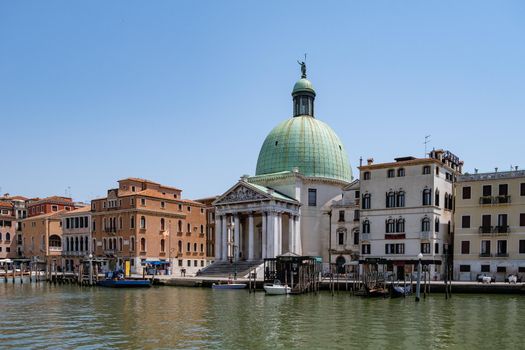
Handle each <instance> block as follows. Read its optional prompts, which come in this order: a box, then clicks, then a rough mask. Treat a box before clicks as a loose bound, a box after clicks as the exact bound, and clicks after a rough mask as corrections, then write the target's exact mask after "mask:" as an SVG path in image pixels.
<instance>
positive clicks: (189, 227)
mask: <svg viewBox="0 0 525 350" xmlns="http://www.w3.org/2000/svg"><path fill="white" fill-rule="evenodd" d="M187 226H188V232H191V225H190V223H188V225H187Z"/></svg>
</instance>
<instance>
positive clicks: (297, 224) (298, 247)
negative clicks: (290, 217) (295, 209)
mask: <svg viewBox="0 0 525 350" xmlns="http://www.w3.org/2000/svg"><path fill="white" fill-rule="evenodd" d="M295 254H297V255H303V248H302V245H301V217H300V216H299V215H297V216H296V217H295Z"/></svg>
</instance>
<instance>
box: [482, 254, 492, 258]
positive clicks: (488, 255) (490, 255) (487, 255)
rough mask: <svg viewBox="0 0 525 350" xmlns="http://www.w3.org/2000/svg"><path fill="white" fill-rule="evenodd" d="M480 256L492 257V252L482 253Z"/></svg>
mask: <svg viewBox="0 0 525 350" xmlns="http://www.w3.org/2000/svg"><path fill="white" fill-rule="evenodd" d="M479 257H480V258H490V257H492V254H490V253H480V254H479Z"/></svg>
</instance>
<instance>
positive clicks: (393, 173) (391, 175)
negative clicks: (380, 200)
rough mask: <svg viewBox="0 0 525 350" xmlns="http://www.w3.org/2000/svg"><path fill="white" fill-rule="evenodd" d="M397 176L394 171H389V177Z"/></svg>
mask: <svg viewBox="0 0 525 350" xmlns="http://www.w3.org/2000/svg"><path fill="white" fill-rule="evenodd" d="M395 176H396V172H395V171H394V169H388V172H387V177H395Z"/></svg>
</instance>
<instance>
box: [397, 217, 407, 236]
mask: <svg viewBox="0 0 525 350" xmlns="http://www.w3.org/2000/svg"><path fill="white" fill-rule="evenodd" d="M396 232H397V233H405V219H403V218H399V219H398V220H397V222H396Z"/></svg>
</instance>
